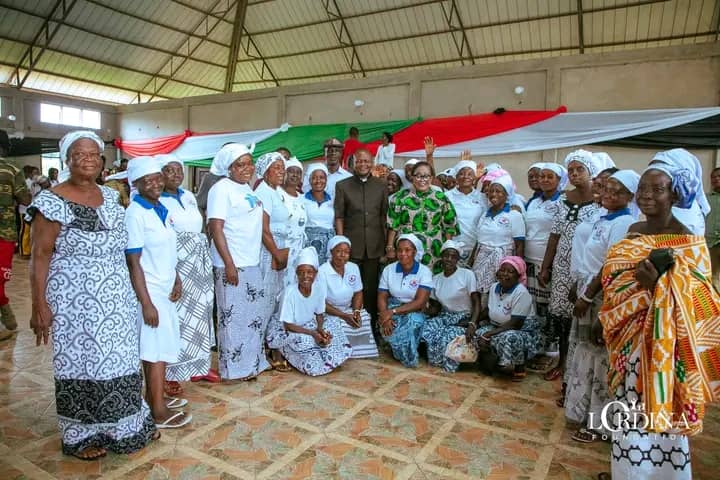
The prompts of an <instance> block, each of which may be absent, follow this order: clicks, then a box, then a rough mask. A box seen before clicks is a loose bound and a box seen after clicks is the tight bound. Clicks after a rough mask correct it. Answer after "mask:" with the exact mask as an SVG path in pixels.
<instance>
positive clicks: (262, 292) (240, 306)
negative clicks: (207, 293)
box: [215, 266, 274, 380]
mask: <svg viewBox="0 0 720 480" xmlns="http://www.w3.org/2000/svg"><path fill="white" fill-rule="evenodd" d="M262 279H263V277H262V272H261V270H260V267H258V266H256V267H245V268H239V269H238V284H237V285H231V284H229V283H227V282H226V281H225V269H224V268H215V295H216V297H217V308H218V368H219V370H220V376H221V377H222V378H224V379H227V380H232V379H237V378H246V377H253V376H256V375H259V374H260V373H261V372H263V371H265V370H267V369H268V368H270V364H269V363H268V361H267V358H266V355H265V331H266V329H267V326H268V320H269V319H270V314H271V312H270V311H269V308H270V306H271V304H270V302H268V301H267V296H268V291H267V290H266V288H267V287H266V285H265V284H264V283H263V281H262ZM270 294H271V295H274V293H270Z"/></svg>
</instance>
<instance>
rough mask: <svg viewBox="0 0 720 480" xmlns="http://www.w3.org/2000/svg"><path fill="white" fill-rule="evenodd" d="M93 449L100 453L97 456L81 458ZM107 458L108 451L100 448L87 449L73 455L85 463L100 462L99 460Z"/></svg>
mask: <svg viewBox="0 0 720 480" xmlns="http://www.w3.org/2000/svg"><path fill="white" fill-rule="evenodd" d="M93 448H94V449H95V450H96V451H97V452H99V453H98V454H97V455H93V456H88V457H81V455H82V454H83V453H84V452H87V451H88V450H90V449H93ZM105 456H107V450H105V449H104V448H100V447H87V448H85V449H83V450H80V451H79V452H76V453H73V457H75V458H77V459H79V460H83V461H85V462H92V461H94V460H99V459H101V458H103V457H105Z"/></svg>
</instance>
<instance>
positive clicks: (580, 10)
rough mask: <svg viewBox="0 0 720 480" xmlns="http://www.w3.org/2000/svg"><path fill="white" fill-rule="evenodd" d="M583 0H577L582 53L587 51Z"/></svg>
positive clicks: (579, 40) (579, 44) (579, 39)
mask: <svg viewBox="0 0 720 480" xmlns="http://www.w3.org/2000/svg"><path fill="white" fill-rule="evenodd" d="M582 2H583V0H577V15H578V19H577V21H578V48H579V50H580V53H581V54H582V53H585V23H584V18H583V17H584V15H583V4H582Z"/></svg>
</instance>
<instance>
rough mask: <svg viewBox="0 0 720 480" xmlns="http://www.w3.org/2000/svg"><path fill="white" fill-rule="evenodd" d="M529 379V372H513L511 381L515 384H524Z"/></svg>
mask: <svg viewBox="0 0 720 480" xmlns="http://www.w3.org/2000/svg"><path fill="white" fill-rule="evenodd" d="M525 377H527V372H513V374H512V375H511V376H510V380H512V381H513V382H522V381H523V380H525Z"/></svg>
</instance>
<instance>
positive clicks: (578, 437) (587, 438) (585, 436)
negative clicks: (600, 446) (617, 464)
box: [570, 427, 600, 443]
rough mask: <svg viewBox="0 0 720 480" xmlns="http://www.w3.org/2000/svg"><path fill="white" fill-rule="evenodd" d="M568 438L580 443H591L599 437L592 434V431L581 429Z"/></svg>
mask: <svg viewBox="0 0 720 480" xmlns="http://www.w3.org/2000/svg"><path fill="white" fill-rule="evenodd" d="M570 438H572V439H573V440H575V441H576V442H580V443H593V442H595V441H597V440H598V439H599V438H600V435H598V434H597V433H595V432H593V431H592V430H588V429H587V428H585V427H582V428H580V429H579V430H578V431H577V432H575V433H573V435H572V437H570Z"/></svg>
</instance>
